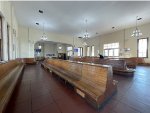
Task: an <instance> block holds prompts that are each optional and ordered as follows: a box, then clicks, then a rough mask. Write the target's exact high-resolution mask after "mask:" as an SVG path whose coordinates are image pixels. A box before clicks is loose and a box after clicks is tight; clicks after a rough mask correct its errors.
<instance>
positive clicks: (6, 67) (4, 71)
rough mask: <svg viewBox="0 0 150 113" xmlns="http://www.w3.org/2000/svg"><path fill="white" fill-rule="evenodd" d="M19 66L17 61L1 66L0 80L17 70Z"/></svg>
mask: <svg viewBox="0 0 150 113" xmlns="http://www.w3.org/2000/svg"><path fill="white" fill-rule="evenodd" d="M18 64H19V62H18V61H16V60H11V61H9V62H6V63H3V64H0V79H1V77H3V76H5V75H6V74H7V73H9V72H10V71H11V70H12V69H13V68H15V67H16V66H17V65H18Z"/></svg>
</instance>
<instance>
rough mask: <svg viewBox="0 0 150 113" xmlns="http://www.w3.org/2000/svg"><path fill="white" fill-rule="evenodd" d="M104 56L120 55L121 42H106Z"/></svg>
mask: <svg viewBox="0 0 150 113" xmlns="http://www.w3.org/2000/svg"><path fill="white" fill-rule="evenodd" d="M104 56H109V57H118V56H119V43H118V42H116V43H109V44H104Z"/></svg>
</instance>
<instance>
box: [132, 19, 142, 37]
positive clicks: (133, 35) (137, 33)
mask: <svg viewBox="0 0 150 113" xmlns="http://www.w3.org/2000/svg"><path fill="white" fill-rule="evenodd" d="M141 19H142V18H138V16H137V17H136V28H135V30H134V31H133V34H132V35H131V36H132V37H135V38H139V37H140V36H142V33H141V31H140V30H139V29H138V27H137V21H138V20H141Z"/></svg>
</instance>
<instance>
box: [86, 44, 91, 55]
mask: <svg viewBox="0 0 150 113" xmlns="http://www.w3.org/2000/svg"><path fill="white" fill-rule="evenodd" d="M88 48H89V51H88ZM88 52H89V53H88ZM86 56H90V46H87V50H86Z"/></svg>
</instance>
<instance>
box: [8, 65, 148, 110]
mask: <svg viewBox="0 0 150 113" xmlns="http://www.w3.org/2000/svg"><path fill="white" fill-rule="evenodd" d="M114 79H116V80H118V81H119V84H118V92H117V94H116V95H115V96H114V97H113V98H112V99H111V100H110V101H109V102H108V103H107V104H106V106H105V107H104V108H103V109H102V110H101V111H99V112H98V111H97V110H95V109H94V108H92V107H91V106H90V105H89V104H87V103H86V102H85V101H84V99H82V98H81V97H80V96H78V95H77V94H76V93H75V92H74V91H73V90H72V88H71V87H69V86H67V85H65V84H64V83H63V82H62V81H61V80H60V79H58V78H56V77H54V76H52V75H51V74H50V73H49V72H47V71H45V70H44V69H42V68H41V67H40V65H29V66H26V68H25V71H24V74H23V76H22V79H21V82H20V83H19V84H18V86H17V88H16V90H15V93H14V94H13V97H12V98H11V101H10V103H9V105H8V107H7V109H6V113H150V67H142V66H138V67H137V69H136V72H135V75H134V77H123V76H118V75H114Z"/></svg>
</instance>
